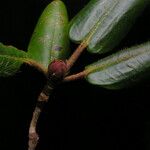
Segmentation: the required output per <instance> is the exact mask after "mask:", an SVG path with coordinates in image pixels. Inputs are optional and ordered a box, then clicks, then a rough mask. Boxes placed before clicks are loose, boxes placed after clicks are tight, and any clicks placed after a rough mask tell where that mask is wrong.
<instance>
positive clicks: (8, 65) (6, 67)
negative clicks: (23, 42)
mask: <svg viewBox="0 0 150 150" xmlns="http://www.w3.org/2000/svg"><path fill="white" fill-rule="evenodd" d="M23 63H25V64H28V65H30V66H33V67H35V68H36V69H38V70H39V71H40V72H42V73H43V74H45V69H44V68H43V67H42V66H41V65H40V64H38V63H36V62H35V61H33V60H31V59H29V58H28V55H27V53H26V52H24V51H21V50H18V49H17V48H15V47H13V46H5V45H3V44H2V43H0V76H1V77H7V76H11V75H14V74H15V73H16V72H17V71H18V70H19V69H20V66H21V65H22V64H23Z"/></svg>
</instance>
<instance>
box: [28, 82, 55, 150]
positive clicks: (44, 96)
mask: <svg viewBox="0 0 150 150" xmlns="http://www.w3.org/2000/svg"><path fill="white" fill-rule="evenodd" d="M52 90H53V88H52V87H50V86H49V84H46V86H45V87H44V89H43V91H42V92H41V93H40V95H39V97H38V101H37V104H36V107H35V110H34V112H33V116H32V120H31V123H30V128H29V141H28V150H35V148H36V146H37V144H38V141H39V136H38V134H37V132H36V126H37V121H38V119H39V116H40V114H41V112H42V110H43V107H44V106H45V104H46V103H47V102H48V99H49V96H50V94H51V91H52Z"/></svg>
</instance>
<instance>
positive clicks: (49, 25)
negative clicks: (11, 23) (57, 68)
mask: <svg viewBox="0 0 150 150" xmlns="http://www.w3.org/2000/svg"><path fill="white" fill-rule="evenodd" d="M68 43H69V37H68V16H67V11H66V7H65V5H64V3H63V2H62V1H60V0H54V1H53V2H51V3H50V4H49V5H48V6H47V7H46V8H45V10H44V12H43V13H42V15H41V17H40V18H39V21H38V23H37V25H36V28H35V30H34V33H33V35H32V38H31V41H30V43H29V46H28V53H29V54H30V55H31V58H33V59H34V60H36V61H38V62H39V63H41V64H43V65H44V66H45V67H47V66H48V64H49V63H50V62H51V61H52V60H54V59H65V58H66V57H67V55H68Z"/></svg>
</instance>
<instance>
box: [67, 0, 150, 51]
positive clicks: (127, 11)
mask: <svg viewBox="0 0 150 150" xmlns="http://www.w3.org/2000/svg"><path fill="white" fill-rule="evenodd" d="M148 3H150V1H149V0H91V1H90V2H89V3H88V4H87V5H86V6H85V7H84V8H83V9H82V10H81V11H80V12H79V13H78V14H77V16H75V17H74V18H73V20H72V21H71V23H70V31H69V36H70V38H71V40H73V41H75V42H77V43H80V42H83V41H84V43H86V44H87V45H88V51H89V52H91V53H104V52H107V51H110V50H112V49H113V48H114V47H115V46H116V45H117V44H118V43H119V42H120V41H121V40H122V39H123V37H124V36H125V35H126V34H127V32H128V31H129V29H130V28H131V26H132V25H133V23H134V22H135V20H136V18H137V17H138V16H139V14H141V12H142V10H143V9H144V8H145V6H146V5H147V4H148Z"/></svg>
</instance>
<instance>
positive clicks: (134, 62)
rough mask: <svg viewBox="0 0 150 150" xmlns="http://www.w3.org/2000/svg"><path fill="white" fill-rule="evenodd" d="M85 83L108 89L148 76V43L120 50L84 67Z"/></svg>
mask: <svg viewBox="0 0 150 150" xmlns="http://www.w3.org/2000/svg"><path fill="white" fill-rule="evenodd" d="M85 71H86V73H87V77H86V79H87V81H88V82H89V83H91V84H95V85H99V86H102V87H105V88H109V89H119V88H123V87H126V86H130V85H132V84H135V83H137V82H138V81H139V80H140V79H143V78H145V77H147V76H149V75H150V42H147V43H145V44H142V45H139V46H135V47H132V48H129V49H126V50H122V51H120V52H117V53H116V54H113V55H111V56H108V57H106V58H104V59H102V60H100V61H98V62H96V63H93V64H91V65H89V66H87V67H86V70H85Z"/></svg>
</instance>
